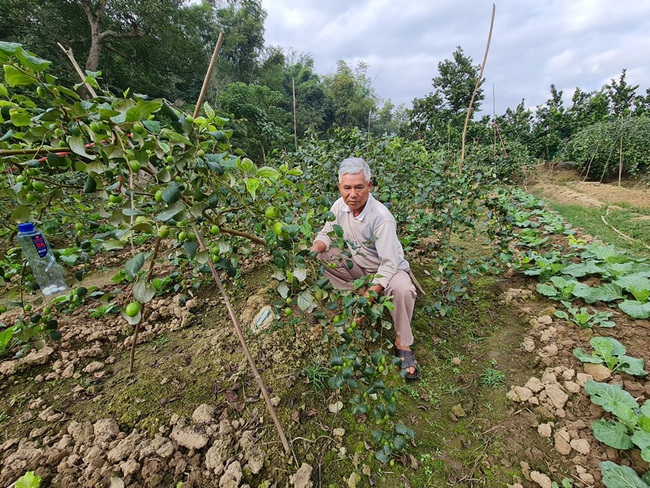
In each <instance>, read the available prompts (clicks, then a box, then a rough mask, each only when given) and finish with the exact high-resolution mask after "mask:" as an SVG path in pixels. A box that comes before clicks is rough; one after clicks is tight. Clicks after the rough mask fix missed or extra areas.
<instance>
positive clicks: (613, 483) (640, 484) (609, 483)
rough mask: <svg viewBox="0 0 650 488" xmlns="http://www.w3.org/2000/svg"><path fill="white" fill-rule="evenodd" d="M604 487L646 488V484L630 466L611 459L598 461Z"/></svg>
mask: <svg viewBox="0 0 650 488" xmlns="http://www.w3.org/2000/svg"><path fill="white" fill-rule="evenodd" d="M600 471H601V473H602V474H603V484H604V485H605V488H648V485H647V484H646V483H645V482H644V481H643V480H642V479H641V478H639V475H638V474H636V471H634V470H633V469H632V468H630V467H628V466H619V465H618V464H616V463H613V462H611V461H603V462H602V463H600Z"/></svg>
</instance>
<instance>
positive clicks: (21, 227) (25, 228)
mask: <svg viewBox="0 0 650 488" xmlns="http://www.w3.org/2000/svg"><path fill="white" fill-rule="evenodd" d="M33 230H34V224H33V223H32V222H25V223H22V224H18V232H31V231H33Z"/></svg>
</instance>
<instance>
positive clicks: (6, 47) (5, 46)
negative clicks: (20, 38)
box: [0, 41, 23, 60]
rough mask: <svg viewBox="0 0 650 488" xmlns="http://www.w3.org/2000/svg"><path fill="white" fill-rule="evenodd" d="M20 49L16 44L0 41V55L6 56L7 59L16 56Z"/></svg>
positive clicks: (19, 45) (20, 46)
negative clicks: (12, 55)
mask: <svg viewBox="0 0 650 488" xmlns="http://www.w3.org/2000/svg"><path fill="white" fill-rule="evenodd" d="M22 48H23V46H22V44H18V43H17V42H6V41H0V54H3V55H5V56H7V58H8V57H9V55H11V54H16V53H17V52H18V51H20V50H21V49H22ZM7 58H0V59H3V60H4V59H7Z"/></svg>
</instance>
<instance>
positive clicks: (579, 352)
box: [573, 347, 604, 364]
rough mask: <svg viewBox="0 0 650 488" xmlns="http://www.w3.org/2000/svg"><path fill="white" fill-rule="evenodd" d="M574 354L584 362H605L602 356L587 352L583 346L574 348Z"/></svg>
mask: <svg viewBox="0 0 650 488" xmlns="http://www.w3.org/2000/svg"><path fill="white" fill-rule="evenodd" d="M573 355H574V356H575V357H576V358H578V359H579V360H580V361H581V362H583V363H591V364H601V363H603V362H604V360H603V359H602V358H600V357H598V356H596V355H595V354H587V353H586V352H585V350H584V349H583V348H581V347H576V348H575V349H574V350H573Z"/></svg>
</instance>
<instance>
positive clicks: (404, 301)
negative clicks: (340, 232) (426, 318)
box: [318, 248, 416, 346]
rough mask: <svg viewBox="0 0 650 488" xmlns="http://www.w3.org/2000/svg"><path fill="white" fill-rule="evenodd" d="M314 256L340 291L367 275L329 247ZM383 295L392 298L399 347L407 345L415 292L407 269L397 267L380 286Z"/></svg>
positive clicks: (356, 265) (408, 344)
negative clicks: (395, 271)
mask: <svg viewBox="0 0 650 488" xmlns="http://www.w3.org/2000/svg"><path fill="white" fill-rule="evenodd" d="M318 258H319V259H320V260H321V261H322V262H323V263H324V264H325V276H326V277H327V278H328V279H329V280H330V283H331V284H332V286H334V287H335V288H338V289H340V290H352V289H353V288H354V280H356V279H359V278H361V277H363V276H365V275H367V274H370V273H368V272H367V271H366V270H365V269H363V268H362V267H361V266H359V265H358V264H357V263H355V262H354V260H353V259H352V258H350V257H349V256H346V255H344V254H341V252H340V250H339V249H337V248H330V249H329V250H327V251H325V252H322V253H320V254H319V255H318ZM349 261H351V263H352V266H351V267H349V266H348V264H349V263H348V262H349ZM328 264H330V266H328ZM332 265H336V266H332ZM383 295H385V296H392V297H393V306H394V310H392V311H391V313H390V314H391V317H392V318H393V324H394V325H395V332H396V334H397V337H398V338H399V342H400V343H401V344H402V345H403V346H410V345H411V344H413V332H412V331H411V319H412V318H413V307H414V306H415V297H416V292H415V286H414V285H413V282H412V281H411V277H410V276H409V274H408V272H406V271H402V270H399V271H398V272H397V273H395V275H394V276H393V277H392V278H391V280H390V281H389V282H388V286H387V287H386V289H384V291H383Z"/></svg>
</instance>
